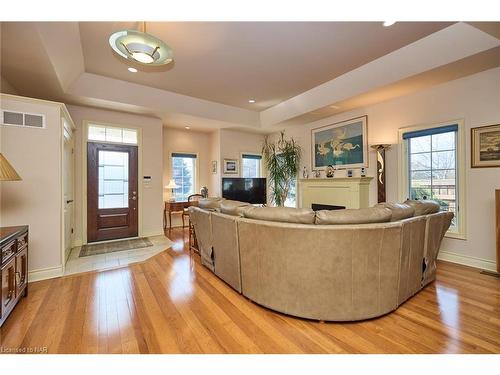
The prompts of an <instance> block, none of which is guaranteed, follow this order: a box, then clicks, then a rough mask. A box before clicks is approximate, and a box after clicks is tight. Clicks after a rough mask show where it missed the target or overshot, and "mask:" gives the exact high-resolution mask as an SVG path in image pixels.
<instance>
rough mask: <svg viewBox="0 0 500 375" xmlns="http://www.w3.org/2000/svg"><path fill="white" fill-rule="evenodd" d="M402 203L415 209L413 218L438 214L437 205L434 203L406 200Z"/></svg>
mask: <svg viewBox="0 0 500 375" xmlns="http://www.w3.org/2000/svg"><path fill="white" fill-rule="evenodd" d="M404 203H405V204H407V205H409V206H411V207H413V208H414V209H415V216H421V215H430V214H435V213H436V212H439V203H437V202H436V201H431V200H411V199H407V200H406V201H405V202H404Z"/></svg>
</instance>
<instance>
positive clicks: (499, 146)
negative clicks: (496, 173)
mask: <svg viewBox="0 0 500 375" xmlns="http://www.w3.org/2000/svg"><path fill="white" fill-rule="evenodd" d="M471 167H472V168H492V167H500V124H496V125H488V126H480V127H477V128H472V129H471Z"/></svg>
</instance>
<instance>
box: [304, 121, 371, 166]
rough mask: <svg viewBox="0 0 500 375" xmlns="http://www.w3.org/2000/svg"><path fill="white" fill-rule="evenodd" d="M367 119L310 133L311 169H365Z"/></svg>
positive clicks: (366, 164) (366, 157) (346, 122)
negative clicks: (332, 167)
mask: <svg viewBox="0 0 500 375" xmlns="http://www.w3.org/2000/svg"><path fill="white" fill-rule="evenodd" d="M367 127H368V116H361V117H356V118H353V119H350V120H346V121H342V122H338V123H335V124H331V125H327V126H322V127H320V128H316V129H312V130H311V143H312V144H311V151H312V158H311V160H312V169H313V170H325V169H326V167H328V166H329V165H332V166H334V167H336V168H337V169H338V168H343V169H344V168H345V169H347V168H362V167H364V168H366V167H368V134H367Z"/></svg>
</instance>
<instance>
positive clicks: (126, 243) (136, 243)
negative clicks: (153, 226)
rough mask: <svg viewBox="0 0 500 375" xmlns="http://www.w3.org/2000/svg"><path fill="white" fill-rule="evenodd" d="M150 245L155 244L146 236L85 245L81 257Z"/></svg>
mask: <svg viewBox="0 0 500 375" xmlns="http://www.w3.org/2000/svg"><path fill="white" fill-rule="evenodd" d="M149 246H153V243H152V242H151V241H150V240H149V239H148V238H146V237H143V238H134V239H130V240H122V241H113V242H105V243H97V244H90V245H83V246H82V249H81V250H80V255H79V257H80V258H82V257H88V256H91V255H99V254H109V253H114V252H116V251H125V250H133V249H141V248H143V247H149Z"/></svg>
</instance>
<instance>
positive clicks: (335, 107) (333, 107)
mask: <svg viewBox="0 0 500 375" xmlns="http://www.w3.org/2000/svg"><path fill="white" fill-rule="evenodd" d="M330 108H331V109H340V107H339V106H338V105H331V106H330Z"/></svg>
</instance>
